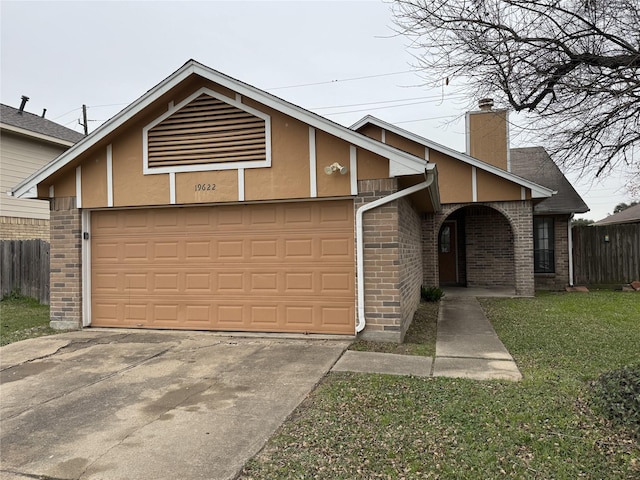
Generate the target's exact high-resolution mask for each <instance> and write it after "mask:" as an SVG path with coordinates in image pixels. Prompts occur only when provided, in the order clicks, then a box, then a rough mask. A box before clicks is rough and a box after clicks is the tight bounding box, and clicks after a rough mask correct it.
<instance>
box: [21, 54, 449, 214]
mask: <svg viewBox="0 0 640 480" xmlns="http://www.w3.org/2000/svg"><path fill="white" fill-rule="evenodd" d="M194 74H195V75H199V76H201V77H202V78H205V79H207V80H210V81H212V82H215V83H217V84H219V85H222V86H224V87H227V88H229V89H231V90H233V91H235V92H237V93H238V94H240V95H242V96H245V97H247V98H251V99H253V100H255V101H258V102H260V103H262V104H263V105H266V106H267V107H271V108H273V109H275V110H277V111H280V112H282V113H284V114H286V115H289V116H290V117H293V118H295V119H297V120H300V121H302V122H304V123H306V124H308V125H309V126H311V127H314V128H318V129H320V130H322V131H325V132H327V133H329V134H331V135H334V136H336V137H338V138H341V139H343V140H345V141H347V142H349V143H351V144H353V145H355V146H358V147H361V148H364V149H366V150H369V151H371V152H374V153H377V154H378V155H381V156H383V157H385V158H388V159H389V161H390V162H392V163H395V164H397V165H400V166H402V167H403V169H404V173H403V174H410V173H411V174H424V172H425V170H428V171H432V170H435V168H436V167H435V165H432V164H427V162H426V161H425V160H424V159H421V158H419V157H416V156H415V155H411V154H410V153H407V152H404V151H402V150H399V149H397V148H394V147H392V146H390V145H385V144H383V143H380V142H378V141H376V140H373V139H371V138H369V137H367V136H365V135H362V134H360V133H358V132H355V131H353V130H351V129H349V128H347V127H344V126H342V125H340V124H338V123H335V122H332V121H331V120H329V119H327V118H324V117H322V116H320V115H317V114H315V113H313V112H310V111H308V110H305V109H304V108H302V107H299V106H297V105H294V104H292V103H289V102H287V101H286V100H283V99H281V98H278V97H276V96H275V95H272V94H270V93H267V92H265V91H263V90H260V89H259V88H256V87H253V86H252V85H249V84H247V83H244V82H241V81H240V80H236V79H235V78H232V77H229V76H228V75H225V74H223V73H221V72H218V71H216V70H213V69H212V68H209V67H207V66H205V65H202V64H201V63H198V62H196V61H195V60H189V61H188V62H187V63H185V64H184V65H183V66H182V67H180V68H179V69H178V70H176V71H175V72H174V73H172V74H171V75H169V76H168V77H167V78H166V79H164V80H163V81H162V82H160V83H159V84H158V85H156V86H155V87H153V88H152V89H151V90H149V91H148V92H147V93H145V94H144V95H142V96H141V97H140V98H139V99H137V100H135V101H134V102H133V103H132V104H130V105H129V106H128V107H126V108H125V109H124V110H122V111H121V112H120V113H118V114H116V115H115V116H114V117H113V118H111V119H110V120H109V121H107V122H106V123H104V124H102V125H101V126H100V127H98V128H97V129H96V130H95V131H94V132H92V133H91V134H90V135H89V136H88V137H85V139H84V140H82V141H80V142H78V143H77V144H75V145H74V146H73V147H71V148H70V149H69V150H67V151H66V152H64V153H63V154H61V155H60V156H59V157H57V158H56V159H54V160H53V161H52V162H50V163H49V164H47V165H45V166H44V167H43V168H41V169H40V170H38V171H37V172H35V173H34V174H33V175H31V176H30V177H29V178H27V179H26V180H24V181H23V182H21V183H20V184H18V185H17V186H16V187H14V190H13V193H14V195H15V196H17V197H22V196H28V195H30V194H31V192H33V190H34V188H35V187H36V186H37V184H38V183H40V182H41V181H43V180H45V179H46V178H48V177H49V176H50V175H52V174H53V173H55V172H57V171H58V170H59V169H61V168H62V167H64V166H65V165H67V164H69V163H70V162H72V161H73V160H74V159H75V158H77V157H78V156H79V155H81V154H82V153H84V152H86V151H87V150H88V149H89V148H91V147H92V146H93V145H95V144H96V143H97V142H99V141H100V140H102V139H103V138H105V137H106V136H107V135H109V134H111V133H112V132H114V131H115V130H116V129H117V128H119V127H120V126H122V125H123V124H124V123H125V122H127V121H128V120H130V119H131V118H133V116H134V115H136V114H137V113H138V112H140V111H142V110H143V109H145V108H146V107H148V106H149V105H151V104H152V103H153V102H154V101H156V100H157V99H158V98H160V97H161V96H162V95H163V94H165V93H166V92H167V91H168V90H170V89H171V88H173V87H175V86H177V85H179V84H180V83H181V82H183V81H184V80H185V79H187V78H188V77H189V76H191V75H194ZM430 188H431V187H430ZM433 188H437V187H435V186H433ZM432 193H433V192H432ZM436 208H439V205H438V206H437V207H436Z"/></svg>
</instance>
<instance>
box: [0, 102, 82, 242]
mask: <svg viewBox="0 0 640 480" xmlns="http://www.w3.org/2000/svg"><path fill="white" fill-rule="evenodd" d="M25 103H26V97H24V99H23V104H22V106H21V107H22V108H19V109H18V108H13V107H10V106H8V105H1V104H0V240H27V239H33V238H42V239H45V240H48V239H49V202H48V201H42V200H34V199H26V198H14V197H11V196H9V195H8V193H9V192H10V191H11V189H12V188H13V186H14V185H16V184H17V183H19V182H21V181H23V180H24V179H25V178H27V177H28V176H29V175H31V174H32V173H34V172H35V171H37V170H38V169H40V168H42V167H43V166H44V165H46V164H47V163H49V162H50V161H51V160H53V159H54V158H55V157H57V156H58V155H60V153H62V152H64V151H65V150H66V149H68V148H69V147H70V146H71V145H73V144H74V143H75V142H77V141H78V140H80V139H81V138H83V135H82V134H80V133H77V132H74V131H73V130H70V129H68V128H65V127H63V126H62V125H58V124H57V123H55V122H52V121H50V120H47V119H45V118H43V117H41V116H38V115H34V114H32V113H29V112H26V111H24V104H25Z"/></svg>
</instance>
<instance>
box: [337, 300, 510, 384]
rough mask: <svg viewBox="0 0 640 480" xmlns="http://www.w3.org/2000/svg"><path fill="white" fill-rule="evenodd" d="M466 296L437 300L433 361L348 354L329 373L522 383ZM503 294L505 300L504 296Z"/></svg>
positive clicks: (486, 322) (477, 308) (473, 302)
mask: <svg viewBox="0 0 640 480" xmlns="http://www.w3.org/2000/svg"><path fill="white" fill-rule="evenodd" d="M469 293H470V292H467V291H464V292H463V294H462V295H459V294H457V292H448V293H447V295H445V297H444V298H443V299H442V300H441V304H440V313H439V317H438V333H437V338H436V356H435V359H431V358H430V357H416V356H410V355H394V354H386V353H372V352H356V351H352V350H348V351H346V352H345V353H344V354H343V355H342V357H341V358H340V360H338V362H337V363H336V364H335V365H334V367H333V369H332V370H333V371H338V372H340V371H350V372H362V373H387V374H392V375H413V376H419V377H431V376H433V377H454V378H471V379H475V380H512V381H518V380H520V379H522V375H521V374H520V371H519V370H518V367H517V365H516V363H515V362H514V361H513V357H511V355H510V354H509V352H508V351H507V349H506V348H505V347H504V345H503V344H502V342H501V341H500V339H499V338H498V335H496V332H495V330H494V329H493V327H492V326H491V323H489V320H487V317H486V316H485V315H484V312H483V311H482V308H481V307H480V304H479V303H478V300H477V299H476V297H475V296H472V295H470V294H469ZM501 293H503V294H502V295H501V296H509V295H508V292H501Z"/></svg>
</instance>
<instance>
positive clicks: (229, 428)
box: [0, 330, 348, 480]
mask: <svg viewBox="0 0 640 480" xmlns="http://www.w3.org/2000/svg"><path fill="white" fill-rule="evenodd" d="M347 345H348V342H347V341H335V340H319V339H318V340H315V339H314V340H306V339H300V340H298V339H295V340H287V339H277V338H270V339H259V338H231V337H222V336H219V335H216V334H213V333H206V332H175V331H170V332H169V331H167V332H162V331H130V330H126V331H122V330H84V331H81V332H74V333H69V334H61V335H55V336H51V337H43V338H38V339H33V340H26V341H23V342H18V343H16V344H11V345H8V346H6V347H2V348H1V349H0V362H1V369H2V370H1V373H0V380H1V383H2V385H1V391H0V395H1V397H0V402H1V422H2V423H1V425H0V427H1V452H0V453H1V456H0V458H1V461H2V463H1V467H0V473H1V474H2V475H0V477H2V478H7V479H23V478H24V479H27V478H29V479H33V478H39V476H44V477H45V478H47V479H56V480H58V479H65V480H67V479H127V480H131V479H138V480H143V479H154V480H157V479H178V478H179V479H196V478H205V479H226V478H233V477H234V476H235V475H236V474H237V472H238V471H239V469H240V468H241V467H242V465H243V464H244V463H245V462H246V460H248V459H249V458H251V457H252V456H253V455H255V454H256V453H257V452H258V450H260V448H262V446H263V445H264V443H265V442H266V441H267V439H268V438H269V437H270V436H271V435H272V434H273V432H274V431H275V430H276V429H277V428H278V426H280V424H281V423H282V422H283V421H284V420H285V419H286V418H287V416H288V415H289V414H290V413H291V412H292V411H293V409H295V408H296V407H297V406H298V405H299V403H300V402H301V401H302V400H303V399H304V398H305V397H306V395H307V394H308V393H309V392H310V391H311V390H312V389H313V387H314V386H315V385H316V384H317V382H318V381H319V380H320V379H321V378H322V376H323V375H324V374H325V373H326V372H327V371H328V370H329V369H330V368H331V367H332V365H333V364H334V363H335V362H336V361H337V360H338V358H339V357H340V355H341V354H342V352H343V351H344V349H345V348H346V346H347Z"/></svg>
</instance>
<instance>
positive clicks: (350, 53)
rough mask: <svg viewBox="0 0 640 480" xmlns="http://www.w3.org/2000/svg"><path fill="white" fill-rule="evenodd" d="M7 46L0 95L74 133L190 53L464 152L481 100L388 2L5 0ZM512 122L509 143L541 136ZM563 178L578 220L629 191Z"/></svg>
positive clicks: (273, 87)
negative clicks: (400, 23)
mask: <svg viewBox="0 0 640 480" xmlns="http://www.w3.org/2000/svg"><path fill="white" fill-rule="evenodd" d="M0 45H1V50H0V102H1V103H3V104H5V105H10V106H13V107H16V108H17V107H19V106H20V99H21V96H22V95H26V96H28V97H29V102H28V103H27V106H26V110H27V111H29V112H31V113H36V114H39V115H40V114H42V111H43V109H45V108H46V109H47V112H46V118H48V119H50V120H53V121H55V122H58V123H60V124H62V125H65V126H67V127H69V128H72V129H74V130H76V131H82V126H81V125H80V124H79V120H80V119H81V116H82V105H83V104H84V105H87V114H88V119H89V122H88V127H89V131H90V132H91V131H93V130H95V129H96V128H97V127H98V126H99V125H100V124H102V123H103V122H104V121H106V120H108V119H109V118H111V117H112V116H113V115H115V114H116V113H117V112H119V111H120V110H122V109H123V108H124V107H126V106H127V105H128V104H129V103H131V102H132V101H134V100H136V99H137V98H138V97H140V96H141V95H143V94H144V93H145V92H146V91H147V90H149V89H151V88H152V87H153V86H155V85H156V84H158V83H159V82H160V81H162V80H163V79H164V78H166V77H167V76H169V75H170V74H171V73H173V72H174V71H175V70H177V69H178V68H180V67H181V66H182V65H183V64H184V63H185V62H187V61H188V60H189V59H195V60H197V61H198V62H200V63H203V64H204V65H206V66H208V67H211V68H213V69H215V70H218V71H220V72H222V73H225V74H227V75H229V76H231V77H234V78H236V79H238V80H242V81H243V82H246V83H249V84H251V85H253V86H255V87H258V88H260V89H263V90H266V91H268V92H269V93H272V94H274V95H277V96H279V97H281V98H283V99H284V100H287V101H289V102H291V103H294V104H296V105H299V106H301V107H304V108H306V109H308V110H311V111H313V112H315V113H318V114H320V115H323V116H325V117H327V118H329V119H331V120H333V121H335V122H338V123H340V124H342V125H345V126H350V125H352V124H353V123H355V122H356V121H357V120H359V119H360V118H362V117H363V116H365V115H366V114H369V113H370V114H372V115H375V116H376V117H378V118H381V119H382V120H385V121H387V122H389V123H393V124H396V125H398V126H399V127H401V128H404V129H406V130H409V131H412V132H414V133H416V134H418V135H422V136H424V137H426V138H428V139H430V140H433V141H436V142H438V143H441V144H443V145H446V146H448V147H451V148H455V149H456V150H460V151H464V149H465V135H464V114H465V112H466V111H467V110H470V109H474V108H475V105H474V103H473V102H474V101H473V99H472V98H470V96H469V94H468V93H467V94H465V93H464V92H463V88H464V80H463V79H455V78H453V79H450V82H449V84H448V85H445V82H444V79H437V78H436V79H434V78H432V77H430V76H429V75H428V72H424V71H420V70H419V69H418V68H417V67H416V63H417V62H416V58H415V55H417V54H418V53H419V52H418V51H416V50H415V49H413V48H412V47H411V44H410V41H409V40H408V39H407V38H406V37H403V36H402V35H399V34H398V33H396V31H395V30H394V24H393V15H392V12H391V7H390V3H389V2H386V1H378V0H362V1H350V2H347V1H323V2H310V1H295V2H275V1H259V2H248V1H233V2H216V1H198V2H194V1H182V2H175V1H140V2H135V1H108V2H104V1H83V2H60V1H47V2H32V1H24V0H23V1H5V0H0ZM427 83H429V85H430V86H427ZM432 84H435V85H436V86H435V87H433V86H432ZM510 120H511V122H512V125H511V128H510V141H511V146H512V147H524V146H531V145H533V144H534V143H531V142H532V140H531V139H530V138H529V137H528V135H526V129H524V128H522V127H523V126H525V125H526V120H524V119H522V118H519V117H518V116H517V115H515V114H512V115H511V116H510ZM536 142H537V144H542V145H544V138H542V139H536ZM567 176H568V178H569V180H570V181H571V182H572V184H573V185H574V187H575V188H576V190H577V191H578V193H579V194H580V195H581V196H582V197H583V199H584V200H585V201H586V203H587V204H588V205H589V207H590V208H591V211H590V212H588V213H587V214H584V215H579V216H578V218H590V219H594V220H599V219H601V218H604V217H606V216H607V215H608V214H610V213H612V212H613V209H614V207H615V206H616V205H617V204H618V203H620V202H627V203H629V202H630V201H631V200H633V199H632V198H631V197H629V195H628V194H627V192H626V190H625V189H624V177H623V176H622V175H619V176H616V175H612V176H610V177H609V178H607V179H606V181H604V182H603V181H600V180H597V179H595V180H594V179H593V178H591V177H588V176H587V177H582V178H577V176H576V175H574V174H571V173H567Z"/></svg>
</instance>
